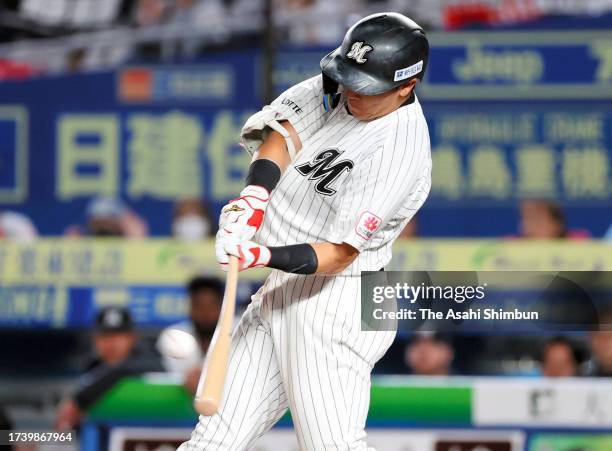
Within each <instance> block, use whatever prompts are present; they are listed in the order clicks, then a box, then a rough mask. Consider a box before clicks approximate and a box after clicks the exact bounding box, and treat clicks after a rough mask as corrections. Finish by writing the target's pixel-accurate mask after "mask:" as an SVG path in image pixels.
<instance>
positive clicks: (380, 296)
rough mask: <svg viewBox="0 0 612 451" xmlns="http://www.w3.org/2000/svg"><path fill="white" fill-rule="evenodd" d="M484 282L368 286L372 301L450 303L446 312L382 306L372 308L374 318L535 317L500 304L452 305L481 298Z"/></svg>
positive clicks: (530, 312) (484, 294) (496, 318)
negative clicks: (475, 283) (392, 309)
mask: <svg viewBox="0 0 612 451" xmlns="http://www.w3.org/2000/svg"><path fill="white" fill-rule="evenodd" d="M487 285H488V284H487V283H486V282H485V283H483V284H482V285H476V286H472V285H459V286H449V285H445V286H439V285H437V286H436V285H426V284H425V283H421V284H420V285H417V286H414V285H411V284H409V283H406V282H404V283H400V282H396V283H395V284H393V285H382V286H374V287H373V289H372V302H373V303H374V304H383V303H384V302H385V301H396V302H398V303H406V302H407V303H409V304H410V305H414V304H416V303H418V302H421V304H420V305H422V304H423V302H422V301H436V302H447V303H450V305H449V306H447V308H446V312H444V311H438V310H436V309H434V308H427V307H418V308H416V309H415V308H407V307H398V308H397V309H396V310H394V311H387V310H385V308H383V307H382V306H381V307H379V308H374V310H373V311H372V315H373V317H374V319H376V320H384V319H391V320H398V319H410V320H416V319H422V320H481V319H485V320H492V321H495V320H537V319H539V313H538V312H535V311H529V310H527V311H524V310H519V309H518V308H513V309H511V310H509V311H506V310H504V309H502V308H491V307H488V308H480V307H474V308H470V309H467V310H460V309H458V308H455V307H454V306H453V305H452V303H455V304H463V303H464V302H470V301H478V300H482V299H485V297H486V291H485V290H486V288H487Z"/></svg>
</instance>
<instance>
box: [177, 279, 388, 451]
mask: <svg viewBox="0 0 612 451" xmlns="http://www.w3.org/2000/svg"><path fill="white" fill-rule="evenodd" d="M359 299H360V281H359V278H356V277H350V276H335V277H334V276H299V275H293V274H286V273H282V272H280V271H274V272H273V273H272V274H271V275H270V276H269V278H268V280H267V282H266V285H265V286H264V287H263V288H262V289H261V290H260V291H259V292H258V293H257V294H256V295H254V296H253V302H252V303H251V304H250V305H249V308H248V309H247V311H246V312H245V314H244V316H243V317H242V319H241V322H240V324H239V325H238V327H237V328H236V331H235V333H234V342H233V348H232V356H231V360H230V367H229V372H228V380H227V383H226V387H225V392H224V396H223V402H222V408H221V409H220V413H218V414H217V415H215V416H213V417H210V418H207V417H200V421H199V423H198V426H197V427H196V429H195V431H194V432H193V434H192V437H191V440H190V441H189V442H187V443H185V444H183V445H182V446H181V447H180V448H179V450H180V451H196V450H197V451H201V450H219V451H221V450H223V451H240V450H245V449H249V448H250V447H251V446H252V445H253V443H254V441H255V440H256V439H257V437H259V436H260V435H262V434H263V433H264V432H266V431H267V430H268V429H269V428H270V427H271V426H272V425H273V424H274V423H276V421H278V419H279V418H280V417H281V416H282V415H283V414H284V413H285V412H286V410H287V408H290V409H291V415H292V418H293V421H294V424H295V430H296V433H297V437H298V443H299V445H300V449H302V450H309V451H321V450H366V449H368V448H367V445H366V443H365V435H366V434H365V431H364V426H365V420H366V416H367V412H368V406H369V394H370V372H371V370H372V367H373V366H374V364H375V363H376V362H377V361H378V360H379V359H380V357H382V355H383V354H384V353H385V351H386V350H387V349H388V347H389V346H390V345H391V343H392V342H393V339H394V337H395V332H364V331H361V318H360V308H359Z"/></svg>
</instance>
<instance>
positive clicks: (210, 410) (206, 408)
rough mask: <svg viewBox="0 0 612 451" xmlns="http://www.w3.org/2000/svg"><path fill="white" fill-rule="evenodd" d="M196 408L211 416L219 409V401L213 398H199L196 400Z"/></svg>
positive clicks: (200, 412)
mask: <svg viewBox="0 0 612 451" xmlns="http://www.w3.org/2000/svg"><path fill="white" fill-rule="evenodd" d="M194 404H195V410H196V411H197V412H198V413H199V414H200V415H204V416H205V417H211V416H213V415H214V414H216V413H217V411H218V410H219V403H218V401H217V400H214V399H212V398H198V399H196V401H195V403H194Z"/></svg>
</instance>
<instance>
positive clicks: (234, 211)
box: [217, 185, 270, 242]
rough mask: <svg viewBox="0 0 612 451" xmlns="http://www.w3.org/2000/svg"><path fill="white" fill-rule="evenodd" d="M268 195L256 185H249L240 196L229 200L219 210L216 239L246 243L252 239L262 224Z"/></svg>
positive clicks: (268, 198)
mask: <svg viewBox="0 0 612 451" xmlns="http://www.w3.org/2000/svg"><path fill="white" fill-rule="evenodd" d="M269 200H270V193H268V191H267V190H266V189H265V188H263V187H261V186H256V185H249V186H247V187H246V188H245V189H243V190H242V192H241V193H240V196H239V197H237V198H236V199H233V200H231V201H230V202H229V203H228V204H227V205H226V206H225V207H223V209H222V210H221V216H220V217H219V232H218V233H217V239H218V240H219V239H223V240H224V239H226V238H227V239H228V240H230V241H234V242H237V241H247V240H250V239H251V238H253V236H254V235H255V232H257V230H258V229H259V227H260V226H261V223H262V222H263V217H264V212H265V210H266V206H267V205H268V201H269Z"/></svg>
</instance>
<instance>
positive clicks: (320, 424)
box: [179, 13, 431, 451]
mask: <svg viewBox="0 0 612 451" xmlns="http://www.w3.org/2000/svg"><path fill="white" fill-rule="evenodd" d="M428 53H429V46H428V42H427V38H426V36H425V33H424V32H423V30H422V29H421V27H419V26H418V25H417V24H416V23H415V22H413V21H412V20H410V19H408V18H407V17H405V16H403V15H401V14H397V13H382V14H375V15H372V16H369V17H366V18H365V19H362V20H361V21H360V22H358V23H357V24H356V25H354V26H353V27H352V28H351V29H350V30H349V31H348V32H347V34H346V36H345V38H344V41H343V43H342V45H341V46H340V47H339V48H338V49H336V50H335V51H333V52H332V53H330V54H329V55H327V56H326V57H325V58H323V60H322V61H321V69H322V75H319V76H316V77H313V78H311V79H309V80H306V81H304V82H302V83H300V84H298V85H296V86H294V87H293V88H291V89H289V90H288V91H286V92H285V93H283V94H282V95H281V96H280V97H279V98H278V99H276V100H275V101H274V102H273V103H272V104H271V105H268V106H266V107H264V108H263V109H262V111H260V112H259V113H257V114H255V115H253V116H252V117H251V118H250V119H249V120H248V121H247V123H246V124H245V126H244V128H243V131H242V139H243V143H244V145H245V147H246V148H247V150H249V152H251V153H252V154H253V162H252V164H251V166H250V169H249V173H248V175H247V179H246V185H247V186H246V188H245V189H244V190H243V191H242V192H241V194H240V196H239V197H238V198H237V199H234V200H233V201H231V202H230V203H229V204H228V205H227V206H225V207H224V208H223V211H222V214H221V218H220V228H219V233H218V235H217V238H216V245H215V247H216V254H217V259H218V261H219V263H220V264H221V265H222V266H224V265H225V266H226V265H227V263H228V258H229V257H228V256H229V255H235V256H237V257H239V261H240V269H241V270H245V269H248V268H252V267H262V266H267V267H270V268H273V269H274V270H273V271H272V273H271V274H270V276H269V277H268V278H267V280H266V282H265V284H264V285H263V286H262V287H261V288H260V289H259V291H258V292H257V293H256V294H255V295H254V296H253V298H252V303H251V304H250V305H249V307H248V308H247V310H246V312H245V313H244V315H243V317H242V319H241V321H240V323H239V325H238V327H237V328H236V330H235V332H234V337H233V342H232V354H231V357H230V363H229V368H228V376H227V380H226V385H225V391H224V395H223V401H222V404H221V408H220V410H219V413H217V414H216V415H214V416H212V417H200V421H199V424H198V425H197V427H196V429H195V431H194V432H193V434H192V437H191V440H190V441H189V442H186V443H184V444H183V445H182V446H181V448H179V449H180V450H181V451H188V450H194V451H195V450H198V451H199V450H226V451H238V450H244V449H249V448H251V447H252V445H253V443H254V441H255V440H256V439H257V438H258V437H259V436H261V435H262V434H264V433H265V432H266V431H267V430H268V429H270V428H271V427H272V426H273V425H274V424H275V423H276V422H277V421H278V420H279V419H280V418H281V417H282V416H283V415H284V414H285V412H286V411H287V409H289V410H290V411H291V415H292V418H293V422H294V424H295V431H296V434H297V438H298V443H299V446H300V449H302V450H312V451H321V450H363V449H368V448H367V445H366V442H365V436H366V434H365V431H364V426H365V421H366V416H367V413H368V406H369V394H370V373H371V371H372V367H373V366H374V364H375V363H376V362H377V361H378V360H379V359H380V358H381V357H382V355H383V354H384V353H385V352H386V350H387V349H388V347H389V346H390V344H391V342H392V341H393V339H394V337H395V332H388V331H374V332H372V331H367V332H366V331H362V330H361V320H360V277H359V276H360V273H361V271H378V270H381V269H383V268H384V266H385V265H386V264H388V262H389V260H390V259H391V246H392V244H393V242H394V240H395V239H396V238H397V236H398V235H399V233H400V231H401V230H402V228H403V227H404V226H405V225H406V224H407V223H408V221H410V219H411V218H412V216H413V215H414V214H415V212H416V211H417V210H418V209H419V208H420V207H421V205H423V202H424V201H425V199H426V198H427V195H428V193H429V189H430V185H431V156H430V143H429V134H428V129H427V124H426V122H425V118H424V117H423V112H422V110H421V106H420V104H419V102H418V100H417V98H416V96H415V93H414V87H415V85H416V84H417V82H418V81H419V80H421V79H422V77H423V74H424V72H425V69H426V66H427V59H428Z"/></svg>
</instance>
